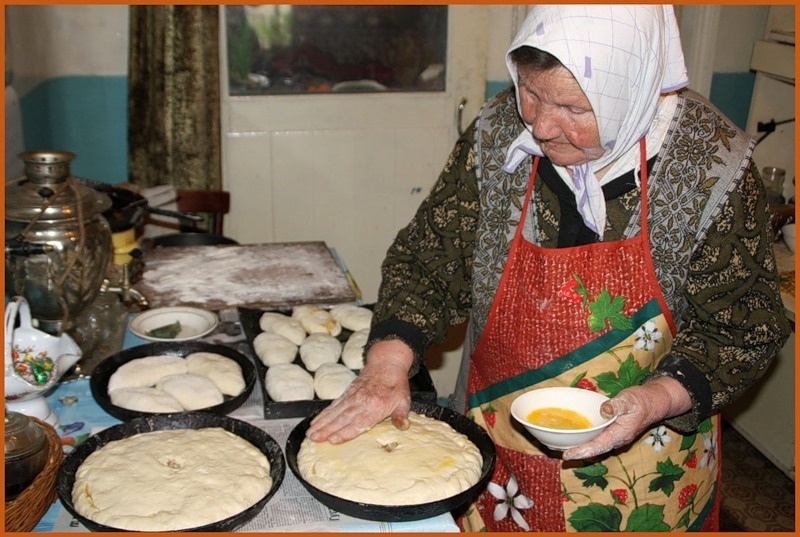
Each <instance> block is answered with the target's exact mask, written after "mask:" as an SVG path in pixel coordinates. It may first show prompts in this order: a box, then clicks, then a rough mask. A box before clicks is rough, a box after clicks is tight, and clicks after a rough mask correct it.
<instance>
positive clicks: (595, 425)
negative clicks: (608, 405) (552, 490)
mask: <svg viewBox="0 0 800 537" xmlns="http://www.w3.org/2000/svg"><path fill="white" fill-rule="evenodd" d="M607 400H608V397H606V396H605V395H603V394H600V393H597V392H593V391H591V390H585V389H582V388H571V387H567V386H564V387H551V388H536V389H533V390H531V391H529V392H525V393H523V394H522V395H520V396H519V397H517V398H516V399H514V401H513V402H512V403H511V415H512V416H514V419H515V420H517V421H518V422H520V423H521V424H522V425H523V426H524V427H525V429H526V430H527V431H528V432H529V433H530V434H532V435H533V436H534V438H536V439H537V440H538V441H539V442H541V443H542V444H544V445H545V446H547V447H549V448H550V449H555V450H565V449H569V448H571V447H575V446H577V445H579V444H583V443H584V442H588V441H589V440H591V439H592V438H594V437H596V436H597V435H599V434H600V433H601V432H602V430H603V429H605V428H606V427H608V426H609V425H610V424H611V423H613V422H614V420H615V419H616V416H615V417H613V418H610V419H607V418H604V417H603V416H602V415H601V414H600V405H601V404H603V401H607ZM547 407H556V408H564V409H568V410H573V411H575V412H577V413H579V414H581V415H583V416H585V417H586V418H588V419H589V421H590V422H591V423H592V426H591V427H588V428H585V429H553V428H550V427H542V426H540V425H534V424H532V423H531V422H529V421H528V420H527V416H528V414H530V413H531V412H532V411H534V410H536V409H539V408H547Z"/></svg>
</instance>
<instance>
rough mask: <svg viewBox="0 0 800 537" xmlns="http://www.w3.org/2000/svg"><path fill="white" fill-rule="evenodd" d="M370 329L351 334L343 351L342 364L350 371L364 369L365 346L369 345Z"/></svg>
mask: <svg viewBox="0 0 800 537" xmlns="http://www.w3.org/2000/svg"><path fill="white" fill-rule="evenodd" d="M368 337H369V328H365V329H363V330H358V331H356V332H353V333H352V334H350V337H349V338H347V341H346V342H345V344H344V348H343V349H342V362H343V363H344V365H346V366H347V367H349V368H350V369H361V368H362V367H364V345H366V344H367V338H368Z"/></svg>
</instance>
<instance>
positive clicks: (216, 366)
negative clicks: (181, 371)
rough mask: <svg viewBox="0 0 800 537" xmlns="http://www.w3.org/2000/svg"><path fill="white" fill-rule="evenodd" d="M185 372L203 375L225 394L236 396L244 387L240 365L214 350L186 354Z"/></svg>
mask: <svg viewBox="0 0 800 537" xmlns="http://www.w3.org/2000/svg"><path fill="white" fill-rule="evenodd" d="M186 372H187V373H193V374H196V375H203V376H204V377H208V378H209V379H211V380H212V381H213V382H214V384H216V385H217V388H219V391H221V392H222V393H223V394H225V395H230V396H231V397H236V396H237V395H239V394H240V393H242V392H243V391H244V389H245V387H246V386H245V382H244V375H242V366H240V365H239V364H238V363H236V360H232V359H230V358H228V357H227V356H223V355H222V354H218V353H216V352H193V353H191V354H188V355H187V356H186Z"/></svg>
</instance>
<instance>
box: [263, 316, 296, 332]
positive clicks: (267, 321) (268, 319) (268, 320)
mask: <svg viewBox="0 0 800 537" xmlns="http://www.w3.org/2000/svg"><path fill="white" fill-rule="evenodd" d="M286 319H289V316H288V315H284V314H283V313H279V312H277V311H265V312H264V313H262V314H261V317H259V319H258V326H259V328H261V330H264V331H265V332H266V331H269V330H272V325H273V324H275V321H285V320H286Z"/></svg>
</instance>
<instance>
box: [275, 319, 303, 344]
mask: <svg viewBox="0 0 800 537" xmlns="http://www.w3.org/2000/svg"><path fill="white" fill-rule="evenodd" d="M269 331H270V332H274V333H276V334H280V335H282V336H283V337H285V338H286V339H288V340H289V341H291V342H292V343H294V344H295V345H300V344H302V343H303V341H305V339H306V329H305V328H303V325H302V324H300V321H298V320H297V319H290V318H288V317H287V318H286V319H277V320H276V321H275V322H274V323H272V327H271V328H270V330H269Z"/></svg>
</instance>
